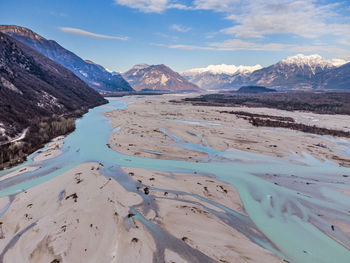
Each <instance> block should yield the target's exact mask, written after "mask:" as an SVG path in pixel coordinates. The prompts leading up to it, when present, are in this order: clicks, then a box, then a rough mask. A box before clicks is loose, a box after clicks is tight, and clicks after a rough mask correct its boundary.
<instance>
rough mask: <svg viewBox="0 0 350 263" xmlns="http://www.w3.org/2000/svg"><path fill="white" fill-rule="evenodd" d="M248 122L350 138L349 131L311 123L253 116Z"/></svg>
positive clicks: (257, 125) (256, 124)
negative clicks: (321, 126)
mask: <svg viewBox="0 0 350 263" xmlns="http://www.w3.org/2000/svg"><path fill="white" fill-rule="evenodd" d="M249 122H250V123H251V124H252V125H254V126H256V127H260V126H264V127H274V128H288V129H292V130H297V131H302V132H308V133H314V134H319V135H330V136H336V137H347V138H350V132H346V131H340V130H332V129H327V128H320V127H317V126H315V125H313V126H311V125H305V124H302V123H294V122H285V121H277V120H271V119H262V118H254V117H252V118H250V119H249Z"/></svg>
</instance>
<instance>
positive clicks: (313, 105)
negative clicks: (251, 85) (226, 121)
mask: <svg viewBox="0 0 350 263" xmlns="http://www.w3.org/2000/svg"><path fill="white" fill-rule="evenodd" d="M184 101H187V102H190V103H192V104H193V105H204V106H230V107H235V106H246V107H266V108H274V109H281V110H289V111H296V110H298V111H307V112H314V113H319V114H346V115H350V92H322V93H321V92H320V93H316V92H271V93H260V94H239V93H226V94H224V93H222V94H207V95H202V96H199V97H195V98H186V99H184Z"/></svg>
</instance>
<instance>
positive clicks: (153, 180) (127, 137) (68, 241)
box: [0, 95, 350, 263]
mask: <svg viewBox="0 0 350 263" xmlns="http://www.w3.org/2000/svg"><path fill="white" fill-rule="evenodd" d="M180 96H181V95H179V96H177V95H169V96H152V97H147V96H146V97H142V96H140V97H136V96H135V97H124V98H121V99H119V100H121V101H125V102H132V103H131V104H129V105H128V107H127V108H125V109H121V110H112V111H108V112H106V113H103V114H104V115H105V116H106V117H108V119H109V121H110V125H111V127H112V128H113V129H116V130H115V132H113V133H112V135H111V136H110V138H109V141H108V145H107V146H108V147H109V148H111V149H113V150H114V151H117V152H120V153H122V154H124V156H135V157H144V158H151V159H164V160H178V161H186V162H193V163H207V162H209V163H210V162H211V159H212V158H214V156H216V154H217V153H220V152H225V151H227V150H229V149H237V150H241V151H244V152H248V153H253V154H259V155H265V156H269V157H273V158H278V159H281V160H286V161H289V162H291V163H295V164H303V161H305V159H307V160H309V161H310V160H311V161H312V162H318V161H320V162H321V163H322V162H325V161H332V162H335V163H336V164H337V165H340V166H349V165H350V152H346V151H344V148H342V145H348V144H349V140H345V139H344V140H343V139H334V138H328V137H322V136H316V135H313V134H306V133H301V132H295V131H292V130H288V129H273V128H263V127H259V128H257V127H253V126H252V125H251V124H250V123H249V122H248V121H247V120H244V119H242V118H238V117H237V116H235V115H232V114H225V113H220V111H227V110H228V108H227V107H225V108H221V107H204V106H192V105H189V104H185V105H182V104H174V103H170V102H169V100H174V99H175V100H176V99H180V98H181V97H180ZM102 107H104V106H102ZM234 110H242V111H246V112H252V113H259V114H268V115H275V116H285V117H287V116H288V117H293V118H294V119H295V120H296V121H297V122H300V123H305V124H312V125H317V126H320V127H325V128H332V129H335V128H336V129H340V130H344V129H347V128H348V127H345V126H346V125H348V123H350V116H341V115H335V116H331V117H330V116H327V115H318V114H312V113H302V112H286V111H280V110H274V109H265V108H234ZM118 127H119V128H118ZM91 139H92V140H93V138H91ZM62 145H63V141H62V140H56V141H54V142H52V143H51V144H50V145H49V146H48V147H47V148H46V149H44V150H43V151H42V153H40V155H39V156H37V157H36V158H35V159H34V163H33V164H32V165H31V166H29V167H24V168H23V167H21V168H20V169H18V170H17V171H15V172H13V173H12V174H9V175H6V177H0V182H1V181H3V180H10V179H11V178H16V176H19V175H21V174H23V173H26V172H28V171H34V170H35V169H37V170H38V171H40V169H41V166H42V165H45V161H50V158H53V159H54V158H55V157H57V156H59V155H60V154H62V152H61V151H60V148H61V147H62ZM222 161H224V160H222ZM247 165H249V164H247ZM33 167H34V168H33ZM115 169H116V170H113V171H112V173H117V174H118V176H119V177H118V178H119V179H120V180H119V181H118V180H114V179H113V178H114V177H113V176H112V177H108V176H104V174H103V171H104V166H103V164H102V163H99V162H98V160H91V162H86V163H82V164H80V165H78V166H76V167H74V168H72V169H70V170H68V171H66V172H65V173H63V174H61V175H59V176H57V177H55V178H53V179H51V180H49V181H46V182H43V183H41V184H39V185H37V186H34V187H32V188H30V189H29V190H26V191H20V193H18V194H16V195H9V196H4V197H2V198H0V262H45V263H47V262H49V263H50V262H51V263H58V262H169V263H170V262H176V263H180V262H191V263H192V262H283V260H284V262H288V261H287V259H288V260H289V258H285V257H284V255H285V254H284V253H283V252H281V251H280V250H279V249H278V247H277V246H275V244H274V243H273V242H272V241H271V240H269V238H267V237H266V236H265V234H263V232H262V231H261V230H260V229H259V228H258V227H257V226H256V225H255V224H254V223H253V221H252V220H251V219H250V218H249V216H248V214H249V213H248V211H246V208H245V207H244V205H243V202H242V200H241V197H240V193H239V191H237V189H236V188H235V187H234V186H233V185H232V184H230V183H227V182H223V181H221V180H219V179H218V178H217V177H215V176H214V175H213V174H211V173H209V174H203V173H196V172H194V173H189V172H188V171H184V172H161V171H157V170H156V169H145V168H136V167H132V165H130V166H128V165H122V166H120V167H118V168H115ZM345 176H347V175H344V178H345ZM261 177H262V178H263V179H264V180H266V181H270V182H272V183H275V184H279V185H283V186H286V187H287V188H288V187H289V186H288V185H291V182H292V180H294V181H295V180H300V182H301V179H300V178H297V179H295V178H290V177H287V178H286V177H283V178H282V177H279V175H275V176H272V177H270V175H267V174H266V175H265V176H264V175H261ZM344 178H343V179H344ZM309 180H311V177H310V179H309ZM334 180H336V179H334ZM306 181H307V182H308V180H306ZM301 184H302V186H301ZM310 184H311V183H310ZM308 186H309V185H308ZM304 187H305V182H304V181H303V182H301V183H300V185H299V184H294V185H293V186H290V188H291V189H295V190H296V191H303V192H307V193H308V194H310V195H317V193H316V192H317V190H318V188H313V186H312V185H310V186H309V188H308V189H307V190H305V189H304ZM349 187H350V184H349V182H345V183H344V185H343V187H342V188H339V189H336V190H337V191H338V193H340V194H345V195H350V194H349V193H350V190H349ZM326 217H327V218H326V222H329V225H326V226H325V224H324V222H325V221H322V222H320V221H317V220H315V221H314V222H312V223H313V224H314V225H315V226H316V227H317V228H318V229H320V230H321V231H322V232H323V233H325V234H326V235H328V236H329V237H331V238H332V239H333V240H335V241H337V242H339V243H340V244H341V246H343V247H344V248H346V249H350V242H348V241H349V238H350V224H349V223H350V221H344V220H343V218H342V217H341V216H338V217H332V216H331V215H326ZM310 220H312V217H310ZM331 226H332V227H331ZM334 227H335V228H336V230H337V231H335V232H336V233H335V232H334ZM338 229H339V231H340V232H338ZM339 233H341V235H340V234H339ZM344 236H345V237H344ZM256 240H261V241H262V243H264V244H266V246H265V248H264V247H263V246H260V245H258V244H257V242H256ZM267 248H269V250H268V249H267ZM272 251H273V252H274V253H272ZM276 254H277V255H278V256H277V255H276ZM308 262H312V261H308ZM325 262H326V261H325ZM334 262H335V261H334ZM339 262H341V261H339Z"/></svg>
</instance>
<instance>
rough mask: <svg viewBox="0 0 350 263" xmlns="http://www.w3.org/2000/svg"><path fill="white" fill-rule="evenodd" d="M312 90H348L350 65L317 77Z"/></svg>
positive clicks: (349, 87) (349, 86)
mask: <svg viewBox="0 0 350 263" xmlns="http://www.w3.org/2000/svg"><path fill="white" fill-rule="evenodd" d="M314 88H317V89H332V90H333V89H342V90H350V63H346V64H344V65H342V66H340V67H337V68H334V69H332V70H328V71H326V72H323V73H322V74H319V75H317V76H316V78H315V83H314Z"/></svg>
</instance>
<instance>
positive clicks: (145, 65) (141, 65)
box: [131, 63, 150, 69]
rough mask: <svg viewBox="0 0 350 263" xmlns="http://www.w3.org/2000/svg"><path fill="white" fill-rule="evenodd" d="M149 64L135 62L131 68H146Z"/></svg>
mask: <svg viewBox="0 0 350 263" xmlns="http://www.w3.org/2000/svg"><path fill="white" fill-rule="evenodd" d="M149 66H150V65H148V64H145V63H142V64H136V65H134V66H133V67H132V68H131V69H143V68H148V67H149Z"/></svg>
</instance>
